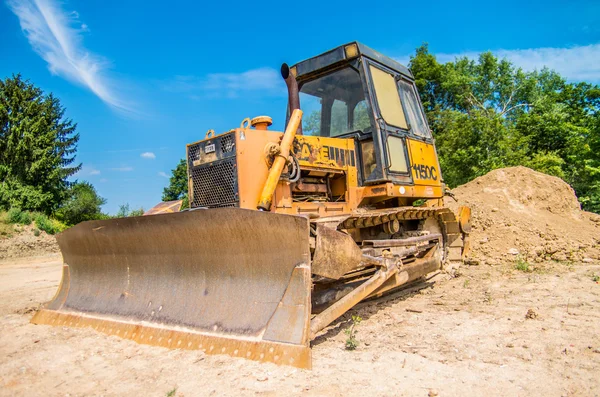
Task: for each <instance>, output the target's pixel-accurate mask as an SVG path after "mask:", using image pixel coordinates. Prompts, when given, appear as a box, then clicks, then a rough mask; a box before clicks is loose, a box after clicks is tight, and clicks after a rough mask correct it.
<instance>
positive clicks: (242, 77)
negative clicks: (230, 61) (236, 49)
mask: <svg viewBox="0 0 600 397" xmlns="http://www.w3.org/2000/svg"><path fill="white" fill-rule="evenodd" d="M162 86H163V89H164V90H166V91H171V92H187V93H190V98H192V99H199V98H201V96H200V95H198V93H205V94H207V95H210V96H215V95H217V96H228V97H237V96H238V95H239V93H240V92H248V91H261V92H263V93H265V94H267V95H284V94H285V93H286V88H285V83H284V81H283V79H282V78H281V75H280V74H279V72H278V71H277V70H275V69H273V68H267V67H263V68H258V69H252V70H248V71H245V72H242V73H211V74H208V75H206V76H204V77H197V76H175V78H174V79H172V80H170V81H167V82H163V84H162Z"/></svg>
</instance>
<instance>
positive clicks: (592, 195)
mask: <svg viewBox="0 0 600 397" xmlns="http://www.w3.org/2000/svg"><path fill="white" fill-rule="evenodd" d="M410 68H411V70H412V72H413V74H414V76H415V82H416V85H417V88H418V90H419V93H420V96H421V100H422V102H423V105H424V107H425V111H426V113H427V118H428V120H429V123H430V124H431V127H432V130H433V132H434V135H435V138H436V145H437V148H438V153H439V156H440V164H441V166H442V169H443V175H444V180H445V182H446V183H447V184H448V185H449V186H451V187H454V186H457V185H459V184H462V183H465V182H468V181H470V180H472V179H473V178H475V177H477V176H480V175H483V174H485V173H487V172H489V171H491V170H493V169H495V168H500V167H507V166H513V165H525V166H528V167H531V168H533V169H536V170H538V171H541V172H545V173H548V174H551V175H555V176H559V177H561V178H563V179H564V180H565V181H566V182H567V183H569V184H570V185H571V186H572V187H573V188H574V189H575V191H576V193H577V195H578V197H579V199H580V201H581V203H582V205H583V208H584V209H588V210H591V211H596V212H600V121H599V120H600V115H599V112H598V110H599V108H600V89H599V88H598V86H595V85H591V84H588V83H568V82H567V81H566V80H565V79H564V78H562V77H561V76H560V75H559V74H557V73H556V72H553V71H551V70H548V69H542V70H539V71H533V72H524V71H523V70H521V69H520V68H516V67H515V66H514V65H513V64H512V63H510V62H509V61H507V60H505V59H503V60H500V59H498V58H496V57H495V56H494V55H493V54H492V53H489V52H486V53H482V54H480V56H479V58H478V59H476V60H473V59H468V58H466V57H463V58H457V59H455V60H454V61H452V62H447V63H444V64H442V63H439V62H438V61H437V59H436V57H435V55H433V54H431V53H429V49H428V47H427V45H426V44H424V45H422V46H421V47H419V48H417V50H416V53H415V55H414V56H413V57H411V61H410Z"/></svg>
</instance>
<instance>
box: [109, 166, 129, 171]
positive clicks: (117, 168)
mask: <svg viewBox="0 0 600 397" xmlns="http://www.w3.org/2000/svg"><path fill="white" fill-rule="evenodd" d="M111 170H112V171H119V172H129V171H133V167H116V168H111Z"/></svg>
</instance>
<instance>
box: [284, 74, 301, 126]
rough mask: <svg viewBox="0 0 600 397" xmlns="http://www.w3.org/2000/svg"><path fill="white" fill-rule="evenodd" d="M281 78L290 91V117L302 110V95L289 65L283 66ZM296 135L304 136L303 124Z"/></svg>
mask: <svg viewBox="0 0 600 397" xmlns="http://www.w3.org/2000/svg"><path fill="white" fill-rule="evenodd" d="M281 77H283V79H284V80H285V84H286V85H287V89H288V106H289V110H290V116H291V114H292V112H293V111H294V110H295V109H300V93H299V91H298V82H297V81H296V77H295V76H294V75H293V74H292V73H291V71H290V67H289V66H288V64H287V63H284V64H282V65H281ZM296 135H302V123H300V125H298V131H296Z"/></svg>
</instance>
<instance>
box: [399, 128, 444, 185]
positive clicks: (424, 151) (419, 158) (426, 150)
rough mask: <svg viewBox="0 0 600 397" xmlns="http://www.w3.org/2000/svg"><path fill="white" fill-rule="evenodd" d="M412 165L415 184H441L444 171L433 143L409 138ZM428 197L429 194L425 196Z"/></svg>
mask: <svg viewBox="0 0 600 397" xmlns="http://www.w3.org/2000/svg"><path fill="white" fill-rule="evenodd" d="M406 142H407V144H408V153H409V155H410V166H411V172H412V176H413V180H414V183H415V185H427V186H441V185H442V173H441V171H440V165H439V163H438V158H437V154H436V152H435V146H434V145H433V144H432V143H426V142H422V141H417V140H415V139H410V138H407V139H406ZM425 197H428V196H425Z"/></svg>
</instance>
